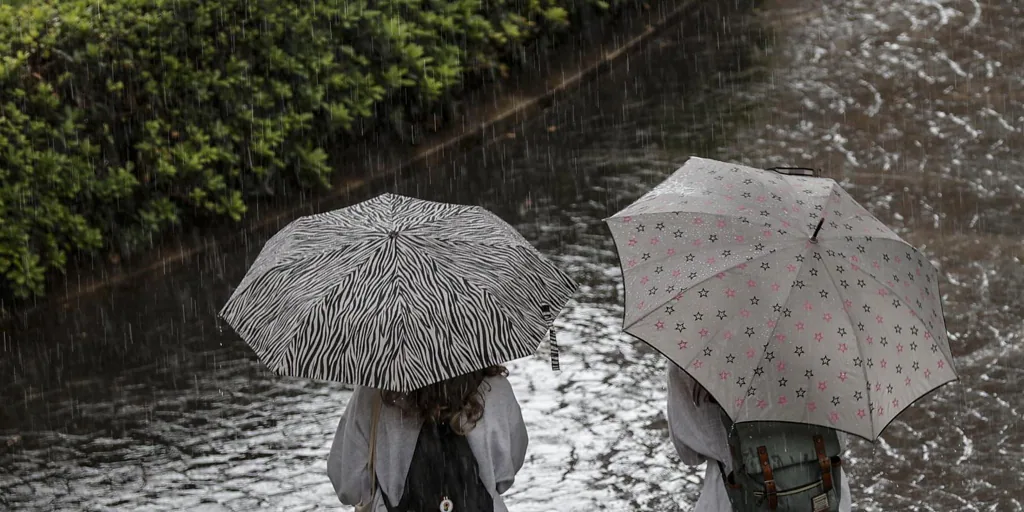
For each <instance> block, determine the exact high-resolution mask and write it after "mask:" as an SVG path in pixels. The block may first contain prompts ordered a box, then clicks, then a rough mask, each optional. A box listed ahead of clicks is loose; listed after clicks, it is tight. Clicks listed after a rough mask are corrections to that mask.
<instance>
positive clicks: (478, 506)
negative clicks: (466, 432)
mask: <svg viewBox="0 0 1024 512" xmlns="http://www.w3.org/2000/svg"><path fill="white" fill-rule="evenodd" d="M384 498H385V499H384V504H385V505H387V508H388V511H389V512H437V511H444V510H446V509H444V508H442V502H444V501H445V500H448V501H449V502H450V505H451V508H449V509H447V510H450V511H451V512H493V510H494V502H493V500H492V499H491V493H490V492H489V491H488V490H487V489H486V488H485V487H484V485H483V483H482V482H481V481H480V474H479V472H478V469H477V463H476V456H475V455H473V450H472V449H471V448H470V446H469V440H468V439H466V436H461V435H459V434H456V433H455V432H454V431H452V429H451V426H450V425H449V424H448V423H447V422H444V423H442V424H437V423H434V422H432V421H425V422H424V423H423V426H422V427H420V435H419V438H418V439H417V440H416V451H414V452H413V456H412V465H411V466H410V467H409V475H408V476H406V477H405V493H404V494H403V495H402V500H401V501H399V502H398V505H397V506H394V507H392V506H391V502H390V501H389V500H388V499H387V496H384Z"/></svg>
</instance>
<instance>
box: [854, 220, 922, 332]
mask: <svg viewBox="0 0 1024 512" xmlns="http://www.w3.org/2000/svg"><path fill="white" fill-rule="evenodd" d="M881 241H886V242H888V243H895V244H899V245H901V248H902V249H904V250H907V249H910V250H913V251H915V252H916V251H917V249H915V248H914V247H912V246H910V245H908V244H907V243H906V242H901V241H898V240H894V239H892V238H880V239H879V242H881ZM929 265H931V264H930V263H929ZM861 274H863V275H866V276H868V277H870V278H871V280H873V281H874V282H876V283H878V285H879V286H882V287H884V288H885V289H886V290H889V292H891V293H892V294H893V295H894V296H895V297H901V295H900V293H899V292H897V291H896V290H893V289H892V287H891V286H889V285H888V284H886V283H885V282H883V281H882V280H880V279H878V278H877V277H875V276H873V275H871V274H869V273H867V272H861ZM907 307H908V308H909V307H910V305H909V304H908V305H907ZM916 313H917V314H918V315H917V318H918V319H921V318H923V316H921V312H920V311H916ZM922 326H924V324H922Z"/></svg>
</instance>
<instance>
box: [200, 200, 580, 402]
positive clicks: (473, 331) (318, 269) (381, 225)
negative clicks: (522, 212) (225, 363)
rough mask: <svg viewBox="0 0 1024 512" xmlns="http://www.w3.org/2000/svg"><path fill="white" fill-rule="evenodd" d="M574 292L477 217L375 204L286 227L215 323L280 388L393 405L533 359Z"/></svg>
mask: <svg viewBox="0 0 1024 512" xmlns="http://www.w3.org/2000/svg"><path fill="white" fill-rule="evenodd" d="M576 289H577V284H576V283H575V282H574V281H573V280H572V278H570V277H569V276H568V275H567V274H566V273H564V272H562V271H561V270H559V269H558V268H557V267H555V266H554V265H553V264H552V263H551V262H550V261H548V260H547V259H546V258H545V257H544V256H543V255H541V254H540V253H539V252H538V251H537V250H536V249H534V248H533V246H531V245H530V243H529V242H527V241H526V240H525V239H524V238H523V237H522V236H521V235H520V234H519V233H518V232H517V231H516V230H515V229H514V228H513V227H512V226H510V225H508V224H506V223H505V222H504V221H502V220H501V219H499V218H498V217H497V216H496V215H494V214H493V213H491V212H488V211H487V210H485V209H483V208H480V207H476V206H464V205H455V204H444V203H436V202H430V201H422V200H419V199H413V198H409V197H404V196H399V195H394V194H384V195H381V196H378V197H376V198H374V199H370V200H368V201H365V202H362V203H359V204H356V205H353V206H350V207H348V208H343V209H340V210H335V211H331V212H327V213H322V214H319V215H312V216H308V217H302V218H300V219H297V220H295V221H294V222H292V223H291V224H289V225H288V226H286V227H285V228H284V229H282V230H281V231H280V232H278V233H277V234H276V235H274V236H273V237H272V238H271V239H270V240H269V241H267V243H266V245H265V246H264V247H263V250H262V251H261V252H260V254H259V256H257V258H256V261H254V262H253V264H252V267H251V268H250V269H249V272H248V273H247V274H246V276H245V277H244V278H243V279H242V282H241V283H240V284H239V285H238V288H237V289H236V290H235V291H234V293H233V294H232V295H231V298H230V299H228V302H227V304H226V305H225V306H224V308H223V310H221V313H220V315H221V317H222V318H224V320H225V321H227V323H228V324H229V325H231V327H232V328H233V329H234V330H235V331H236V332H237V333H238V334H239V335H240V336H241V337H242V338H243V339H244V340H245V341H246V342H247V343H248V344H249V345H250V346H251V347H252V348H253V349H254V350H255V351H256V354H257V355H258V356H259V358H260V359H261V360H262V361H263V362H264V363H265V364H266V365H267V366H268V367H270V368H271V369H272V370H273V371H275V372H276V373H278V374H280V375H288V376H294V377H305V378H311V379H323V380H332V381H338V382H345V383H349V384H358V385H363V386H370V387H374V388H378V389H388V390H394V391H400V392H403V391H410V390H413V389H416V388H419V387H422V386H425V385H428V384H431V383H434V382H439V381H442V380H445V379H448V378H451V377H455V376H458V375H462V374H465V373H468V372H472V371H475V370H478V369H481V368H484V367H486V366H489V365H494V364H501V363H505V362H508V361H511V360H513V359H518V358H520V357H524V356H528V355H531V354H533V353H534V352H535V351H536V350H537V348H538V346H539V344H540V342H541V341H542V340H543V338H544V335H545V332H548V331H549V330H551V324H552V322H553V321H554V317H555V316H556V315H557V312H558V311H560V310H561V309H562V307H563V306H564V305H565V302H566V301H567V300H568V299H569V297H570V296H572V294H573V293H574V292H575V291H576ZM553 338H554V335H553V332H552V341H553ZM552 356H553V361H552V365H553V366H554V367H556V369H557V359H554V357H555V352H554V345H552Z"/></svg>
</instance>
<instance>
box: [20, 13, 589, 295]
mask: <svg viewBox="0 0 1024 512" xmlns="http://www.w3.org/2000/svg"><path fill="white" fill-rule="evenodd" d="M608 7H609V5H608V4H607V3H606V2H604V1H601V0H576V1H573V0H519V1H515V0H376V1H370V0H98V1H97V0H56V1H54V0H44V1H42V2H38V1H37V2H26V3H24V4H22V5H21V6H19V7H12V6H10V5H0V296H2V297H6V298H29V297H32V296H39V295H42V294H43V293H44V288H45V286H46V283H47V280H48V279H50V278H52V277H54V276H55V275H59V272H61V271H63V270H64V268H65V265H66V263H67V261H68V259H69V257H74V256H78V255H96V254H99V255H106V254H109V253H114V254H131V253H134V252H137V251H138V250H141V249H144V248H146V247H148V246H151V245H152V244H153V243H154V240H155V239H156V238H157V237H159V236H160V235H161V234H163V233H165V232H167V231H168V230H169V229H173V228H175V227H176V226H185V227H187V226H192V225H195V224H196V223H201V222H207V221H211V220H217V219H222V218H226V219H233V220H235V221H237V220H239V219H241V218H242V217H243V215H244V214H245V212H246V205H247V204H248V203H250V201H252V199H253V198H254V197H256V196H259V195H260V194H267V193H271V192H273V191H275V190H280V189H286V188H289V187H290V188H291V189H294V188H295V187H316V186H323V185H326V184H327V183H328V182H329V179H330V177H331V175H332V174H333V173H334V172H335V170H334V169H332V168H331V166H330V165H329V164H330V158H329V154H330V152H331V151H332V150H333V149H334V148H338V147H344V146H345V144H346V143H350V142H351V141H353V140H355V138H356V137H358V136H360V135H361V134H363V133H365V132H367V131H370V130H381V129H388V127H391V126H393V125H394V123H395V121H396V119H397V120H399V121H405V120H408V119H415V118H416V116H418V115H419V116H422V115H424V113H425V112H435V111H437V109H438V108H439V106H440V105H442V104H443V103H444V102H445V101H446V100H448V99H450V98H452V97H453V96H454V95H457V94H458V93H459V90H460V87H461V85H462V84H463V83H464V81H465V80H466V79H467V78H469V77H477V78H479V77H486V76H489V75H492V74H496V73H504V72H506V71H507V66H508V65H509V64H512V63H514V62H515V60H516V58H517V56H518V55H521V54H522V53H524V48H525V46H524V45H526V44H529V43H531V42H532V41H535V40H536V39H537V38H538V37H545V38H546V37H550V36H551V35H552V34H557V33H561V32H564V31H565V30H566V29H567V28H568V27H569V26H570V25H571V24H573V23H574V22H575V21H576V20H579V19H581V18H582V17H585V16H595V15H599V14H600V13H601V12H603V11H604V10H606V9H607V8H608Z"/></svg>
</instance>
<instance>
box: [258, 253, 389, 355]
mask: <svg viewBox="0 0 1024 512" xmlns="http://www.w3.org/2000/svg"><path fill="white" fill-rule="evenodd" d="M383 247H384V246H383V245H380V246H378V247H377V248H376V249H375V250H374V251H373V252H372V253H371V254H369V255H367V257H366V258H364V259H363V261H360V262H359V264H357V265H356V267H355V268H354V269H352V271H351V272H349V273H348V274H345V275H346V276H350V275H353V274H355V273H357V272H360V271H361V270H362V269H363V267H364V266H366V264H367V262H369V261H370V260H371V259H373V256H374V255H376V253H378V252H380V250H381V249H383ZM325 253H326V251H325ZM338 286H339V285H334V286H333V287H332V288H328V290H331V289H337V287H338ZM322 298H323V296H322V295H321V296H320V297H319V298H318V299H322ZM311 314H313V310H312V308H311V309H309V310H307V311H306V312H304V313H303V314H302V315H301V316H299V317H297V318H296V319H295V320H299V319H301V321H297V322H295V324H296V325H301V324H304V323H306V319H308V318H309V315H311ZM239 334H241V333H239ZM296 337H297V333H296V332H295V331H292V332H291V334H290V335H289V337H288V338H289V339H288V341H286V342H284V343H282V344H281V349H280V352H278V354H281V353H286V352H287V351H288V350H289V349H290V347H291V345H292V344H293V343H295V341H296ZM275 371H276V370H275Z"/></svg>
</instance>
